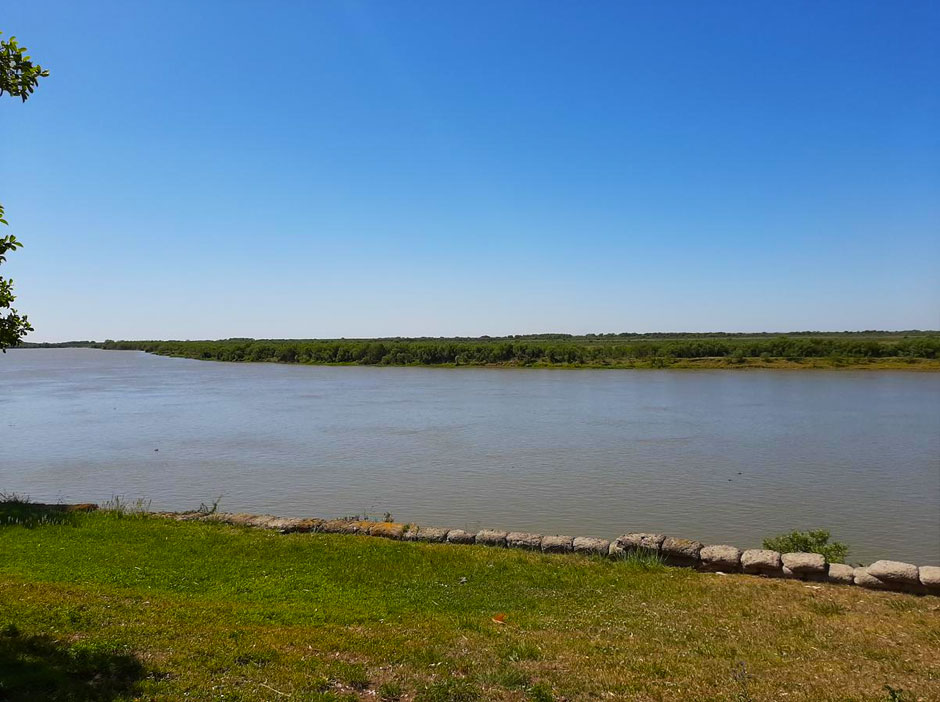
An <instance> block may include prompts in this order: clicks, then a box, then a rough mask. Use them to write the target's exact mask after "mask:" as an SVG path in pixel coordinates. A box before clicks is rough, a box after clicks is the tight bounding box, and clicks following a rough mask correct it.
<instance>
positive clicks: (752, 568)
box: [741, 548, 783, 576]
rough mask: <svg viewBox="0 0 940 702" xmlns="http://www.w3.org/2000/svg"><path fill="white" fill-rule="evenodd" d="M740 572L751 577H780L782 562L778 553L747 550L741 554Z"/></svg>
mask: <svg viewBox="0 0 940 702" xmlns="http://www.w3.org/2000/svg"><path fill="white" fill-rule="evenodd" d="M741 570H743V571H744V572H745V573H751V574H753V575H771V576H772V575H782V574H783V562H782V560H781V558H780V552H779V551H770V550H768V549H765V548H749V549H748V550H747V551H745V552H744V553H742V554H741Z"/></svg>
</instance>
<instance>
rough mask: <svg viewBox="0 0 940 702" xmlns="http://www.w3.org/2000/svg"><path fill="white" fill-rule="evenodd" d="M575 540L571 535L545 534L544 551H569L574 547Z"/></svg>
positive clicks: (543, 539)
mask: <svg viewBox="0 0 940 702" xmlns="http://www.w3.org/2000/svg"><path fill="white" fill-rule="evenodd" d="M573 542H574V539H573V538H572V537H570V536H558V535H555V536H543V537H542V553H569V552H570V551H572V550H573V549H574V543H573Z"/></svg>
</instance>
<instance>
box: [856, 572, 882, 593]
mask: <svg viewBox="0 0 940 702" xmlns="http://www.w3.org/2000/svg"><path fill="white" fill-rule="evenodd" d="M854 580H855V584H856V585H858V586H859V587H867V588H868V589H869V590H887V589H889V584H888V583H886V582H884V581H883V580H880V579H878V578H876V577H875V576H874V575H872V574H871V573H869V572H868V569H867V568H856V569H855V572H854Z"/></svg>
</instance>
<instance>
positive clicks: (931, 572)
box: [159, 512, 940, 595]
mask: <svg viewBox="0 0 940 702" xmlns="http://www.w3.org/2000/svg"><path fill="white" fill-rule="evenodd" d="M159 514H160V515H161V516H164V517H168V518H171V519H177V520H183V521H189V520H205V521H216V522H223V523H226V524H235V525H241V526H248V527H255V528H261V529H271V530H275V531H279V532H281V533H292V532H320V533H327V534H363V535H369V536H378V537H384V538H387V539H395V540H399V541H423V542H427V543H448V544H479V545H482V546H492V547H497V548H519V549H525V550H529V551H541V552H542V553H560V554H564V553H578V554H583V555H586V556H604V557H611V558H624V557H626V556H628V555H630V554H643V555H653V556H656V557H659V558H661V559H662V560H663V562H664V563H665V564H666V565H669V566H678V567H685V568H695V569H698V570H702V571H706V572H712V573H745V574H748V575H758V576H763V577H768V578H789V579H795V580H806V581H812V582H827V583H835V584H838V585H857V586H859V587H865V588H869V589H873V590H893V591H895V592H907V593H912V594H917V595H940V566H920V567H917V566H916V565H914V564H912V563H902V562H900V561H889V560H881V561H876V562H875V563H872V564H871V565H869V566H865V567H853V566H850V565H845V564H843V563H827V562H826V559H825V558H824V557H823V556H822V555H820V554H818V553H779V552H777V551H770V550H767V549H747V550H743V551H742V550H741V549H739V548H737V547H735V546H728V545H726V544H718V545H706V544H704V543H702V542H701V541H693V540H690V539H680V538H676V537H674V536H666V535H665V534H649V533H632V534H624V535H622V536H619V537H617V538H616V539H614V540H613V541H608V540H607V539H599V538H595V537H590V536H562V535H557V534H556V535H543V534H533V533H529V532H522V531H500V530H497V529H483V530H481V531H478V532H475V533H474V532H470V531H465V530H463V529H445V528H440V527H427V526H418V525H415V524H402V523H398V522H375V521H363V520H356V519H315V518H292V517H274V516H270V515H258V514H231V513H224V512H222V513H219V512H216V513H212V514H206V513H204V512H183V513H179V512H162V513H159Z"/></svg>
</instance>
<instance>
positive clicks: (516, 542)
mask: <svg viewBox="0 0 940 702" xmlns="http://www.w3.org/2000/svg"><path fill="white" fill-rule="evenodd" d="M506 545H507V546H508V547H509V548H524V549H528V550H530V551H539V550H541V548H542V535H541V534H530V533H529V532H527V531H510V532H509V533H508V534H506Z"/></svg>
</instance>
